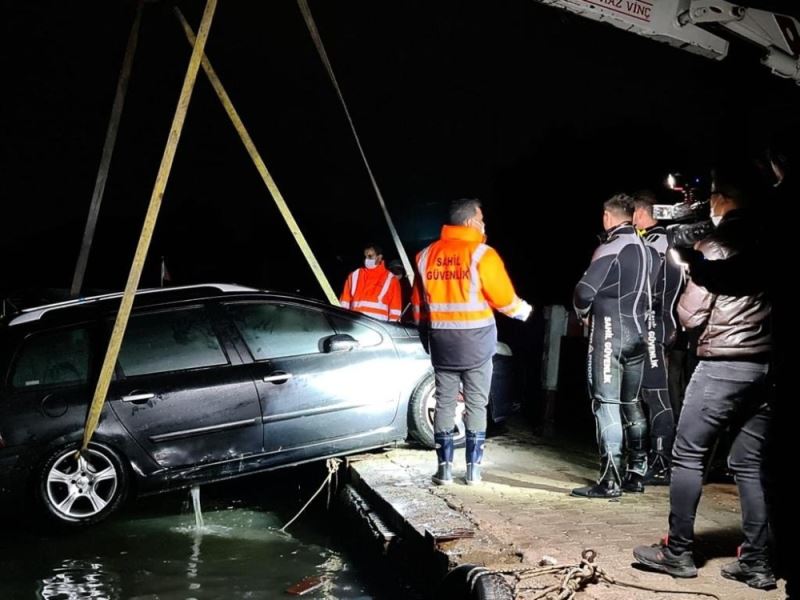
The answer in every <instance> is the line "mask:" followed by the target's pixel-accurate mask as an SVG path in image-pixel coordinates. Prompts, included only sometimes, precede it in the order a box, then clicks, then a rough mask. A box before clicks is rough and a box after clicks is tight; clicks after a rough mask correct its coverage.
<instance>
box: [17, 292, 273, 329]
mask: <svg viewBox="0 0 800 600" xmlns="http://www.w3.org/2000/svg"><path fill="white" fill-rule="evenodd" d="M204 288H212V289H216V290H218V291H220V292H223V293H230V292H257V291H258V290H257V289H255V288H251V287H246V286H242V285H236V284H230V283H202V284H196V285H181V286H176V287H166V288H146V289H143V290H137V291H136V295H137V296H141V295H145V294H158V293H164V292H175V291H178V290H199V289H204ZM122 295H123V294H122V292H114V293H113V294H101V295H99V296H88V297H86V298H75V299H73V300H65V301H64V302H55V303H53V304H45V305H43V306H34V307H31V308H26V309H24V310H22V311H20V312H19V313H17V316H16V317H13V318H12V319H11V320H10V321H9V323H8V324H9V326H11V325H19V324H21V323H28V322H30V321H38V320H39V319H41V318H42V317H43V316H44V315H45V314H47V313H48V312H51V311H53V310H58V309H62V308H70V307H73V306H83V305H86V304H94V303H97V302H100V301H102V300H112V299H114V298H122Z"/></svg>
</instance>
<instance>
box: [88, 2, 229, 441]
mask: <svg viewBox="0 0 800 600" xmlns="http://www.w3.org/2000/svg"><path fill="white" fill-rule="evenodd" d="M216 8H217V0H207V2H206V7H205V10H204V11H203V19H202V21H201V22H200V29H199V32H198V36H197V43H196V44H195V45H194V50H192V57H191V59H190V60H189V68H188V69H187V70H186V77H185V78H184V80H183V87H182V88H181V95H180V98H179V99H178V107H177V108H176V109H175V116H174V117H173V119H172V127H171V128H170V131H169V137H168V138H167V146H166V148H164V155H163V156H162V157H161V165H160V166H159V168H158V175H157V176H156V183H155V186H154V188H153V194H152V196H151V197H150V205H149V206H148V208H147V214H146V215H145V218H144V226H143V227H142V233H141V235H140V236H139V243H138V245H137V246H136V254H135V255H134V257H133V264H132V265H131V270H130V273H129V274H128V282H127V283H126V284H125V292H124V293H123V295H122V302H121V304H120V307H119V312H118V313H117V319H116V321H114V329H113V330H112V332H111V339H110V340H109V342H108V349H107V350H106V356H105V358H104V359H103V366H102V368H101V369H100V377H99V378H98V380H97V387H96V388H95V391H94V397H93V398H92V405H91V406H90V407H89V414H88V416H87V417H86V426H85V427H84V430H83V444H82V445H81V451H83V450H85V449H86V448H87V446H88V445H89V440H91V439H92V435H93V434H94V431H95V429H97V423H98V422H99V420H100V413H101V411H102V410H103V404H104V403H105V400H106V394H107V393H108V386H109V384H110V383H111V376H112V375H113V373H114V366H115V365H116V364H117V357H118V356H119V349H120V346H121V345H122V338H123V336H124V335H125V328H126V327H127V325H128V318H129V317H130V314H131V308H132V307H133V299H134V296H135V295H136V289H137V287H138V286H139V279H140V278H141V276H142V269H143V268H144V261H145V258H147V249H148V248H149V247H150V240H151V239H152V238H153V231H154V230H155V227H156V220H157V219H158V211H159V209H160V208H161V200H162V199H163V198H164V190H165V189H166V187H167V180H168V179H169V174H170V171H171V170H172V161H173V159H174V158H175V151H176V150H177V148H178V141H179V140H180V138H181V131H182V130H183V123H184V121H185V120H186V111H187V110H188V109H189V101H190V100H191V99H192V90H193V89H194V84H195V81H197V72H198V70H199V69H200V59H201V57H202V56H203V50H204V48H205V45H206V40H207V39H208V32H209V29H210V28H211V20H212V18H213V17H214V11H215V10H216Z"/></svg>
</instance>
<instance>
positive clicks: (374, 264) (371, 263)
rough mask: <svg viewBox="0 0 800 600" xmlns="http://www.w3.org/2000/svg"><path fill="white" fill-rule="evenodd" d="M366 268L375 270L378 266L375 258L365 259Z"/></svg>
mask: <svg viewBox="0 0 800 600" xmlns="http://www.w3.org/2000/svg"><path fill="white" fill-rule="evenodd" d="M364 266H365V267H367V268H368V269H374V268H375V267H377V266H378V261H377V259H375V258H365V259H364Z"/></svg>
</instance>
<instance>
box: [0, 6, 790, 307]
mask: <svg viewBox="0 0 800 600" xmlns="http://www.w3.org/2000/svg"><path fill="white" fill-rule="evenodd" d="M177 4H178V5H179V6H180V7H181V8H182V9H183V10H184V12H185V14H186V15H187V17H188V18H189V20H190V22H192V23H193V25H194V26H195V27H196V25H197V24H198V23H199V17H200V14H201V11H202V7H203V4H204V3H203V2H199V1H194V0H192V1H188V0H186V1H181V2H178V3H177ZM769 4H770V3H767V2H762V3H756V2H750V3H749V5H751V6H756V5H758V6H762V7H765V8H769V7H770V6H768V5H769ZM133 7H134V4H133V2H130V1H125V2H122V1H119V2H117V1H111V0H95V1H88V0H87V1H83V2H69V3H67V2H32V1H29V0H24V1H22V0H20V1H17V2H3V3H2V13H1V14H2V15H3V17H2V22H1V23H0V27H2V30H0V37H2V41H0V44H1V46H0V61H2V63H0V67H2V73H3V74H4V84H3V88H4V89H3V93H2V100H1V102H2V105H0V107H1V108H2V110H1V111H0V127H2V130H0V138H1V139H2V154H1V156H2V159H1V160H2V163H0V164H2V168H1V170H0V173H2V177H0V198H2V203H3V213H2V214H3V217H2V220H1V221H0V223H2V229H0V235H1V236H2V237H1V238H0V251H2V271H0V291H3V292H8V291H9V290H12V289H18V288H59V287H61V288H64V287H68V286H69V283H70V280H71V276H72V270H73V268H74V263H75V260H76V257H77V253H78V249H79V245H80V240H81V235H82V231H83V226H84V222H85V218H86V213H87V211H88V206H89V201H90V199H91V193H92V188H93V186H94V180H95V176H96V169H97V165H98V162H99V158H100V153H101V149H102V144H103V139H104V135H105V129H106V126H107V120H108V116H109V111H110V109H111V103H112V100H113V95H114V88H115V85H116V78H117V75H118V71H119V67H120V63H121V60H122V55H123V52H124V47H125V43H126V39H127V34H128V29H129V27H130V23H131V20H132V17H133V12H134V11H133ZM311 8H312V10H313V11H314V15H315V17H316V19H317V23H318V25H319V27H320V30H321V33H322V36H323V39H324V41H325V43H326V46H327V49H328V53H329V55H330V57H331V60H332V62H333V64H334V68H335V69H336V73H337V76H338V78H339V82H340V85H341V86H342V88H343V91H344V93H345V96H346V98H347V100H348V102H349V106H350V110H351V113H352V115H353V117H354V118H355V120H356V125H357V127H358V129H359V132H360V134H361V137H362V142H363V143H364V145H365V148H366V151H367V155H368V157H369V159H370V161H371V164H372V167H373V169H374V172H375V175H376V177H377V179H378V182H379V184H380V186H381V189H382V191H383V194H384V197H385V199H386V201H387V204H388V205H389V207H390V210H391V211H392V213H393V215H394V216H395V218H396V223H397V226H398V228H399V230H400V233H401V236H402V237H403V239H404V242H405V243H406V246H407V249H408V250H409V251H411V252H416V251H417V250H419V249H420V247H421V246H422V245H424V244H425V243H427V242H428V241H429V240H430V239H431V238H432V237H433V236H435V235H436V234H437V232H438V229H439V224H440V223H441V220H442V218H443V216H444V214H445V210H446V206H447V203H448V202H449V201H450V200H452V199H454V198H457V197H462V196H473V197H479V198H481V199H482V200H484V202H485V203H486V205H487V223H488V234H489V243H491V244H492V245H494V246H496V247H497V248H498V249H499V251H500V252H501V255H503V256H504V258H505V259H506V262H507V264H508V266H509V270H510V271H511V273H512V277H513V278H514V279H515V281H516V282H517V286H518V288H519V291H520V294H521V295H523V296H525V297H527V298H528V299H530V300H532V301H534V302H537V303H551V302H564V301H566V300H567V299H568V298H569V294H570V292H571V287H572V285H573V284H574V282H575V281H576V280H577V278H578V277H579V276H580V273H581V272H582V271H583V269H584V267H585V266H586V264H587V262H588V259H589V256H590V253H591V250H592V247H593V246H594V244H595V237H594V234H595V233H596V232H597V231H598V230H599V229H600V222H599V221H600V218H599V217H600V214H599V213H600V210H599V206H600V204H601V203H602V201H603V200H604V199H605V198H606V197H607V196H609V195H610V194H612V193H614V192H616V191H622V190H627V191H632V190H634V189H637V188H640V187H657V186H658V185H660V182H661V181H662V180H663V178H664V176H665V175H666V174H667V173H668V172H669V171H674V170H679V171H684V172H687V173H697V174H704V173H706V172H707V171H708V169H709V168H710V167H711V166H712V165H713V164H714V163H715V162H717V161H719V160H722V159H723V158H725V157H726V156H727V155H729V154H738V155H741V156H754V155H755V154H757V153H758V152H759V151H760V150H761V149H762V148H763V146H764V144H765V142H766V140H767V139H768V138H769V136H770V135H771V134H772V133H774V132H777V131H782V130H787V129H797V128H798V126H800V111H798V110H797V107H798V101H799V100H800V89H798V87H797V86H795V85H794V84H792V83H791V82H788V81H785V80H781V79H778V78H776V77H774V76H772V75H770V74H769V72H768V71H767V70H766V69H765V68H764V67H762V66H761V65H759V63H758V57H759V55H758V53H757V52H755V51H754V50H751V49H750V48H747V47H744V46H743V45H734V47H733V48H732V52H731V56H730V57H729V58H728V59H727V60H725V61H722V62H716V61H711V60H708V59H704V58H700V57H696V56H693V55H691V54H688V53H685V52H681V51H679V50H677V49H674V48H671V47H669V46H666V45H663V44H659V43H657V42H654V41H651V40H647V39H644V38H640V37H638V36H635V35H632V34H628V33H625V32H622V31H619V30H617V29H614V28H612V27H610V26H606V25H601V24H598V23H594V22H592V21H588V20H584V19H582V18H580V17H577V16H573V15H569V14H567V13H563V12H561V11H558V10H555V9H552V8H548V7H545V6H542V5H539V4H537V3H535V2H533V1H532V0H504V1H502V2H497V1H490V0H482V1H477V0H468V1H447V2H444V1H443V2H432V1H431V0H425V1H423V0H409V1H407V2H403V3H386V2H367V1H364V0H351V1H349V2H344V1H338V2H331V1H328V2H322V1H320V0H312V2H311ZM772 8H780V6H778V5H777V3H772ZM207 53H208V56H209V58H210V59H211V61H212V63H213V64H214V66H215V68H216V69H217V71H218V73H219V75H220V77H221V78H222V81H223V83H224V84H225V85H226V87H227V88H228V92H229V93H230V95H231V97H232V99H233V101H234V103H235V105H236V107H237V109H238V110H239V113H240V115H241V116H242V118H243V120H244V122H245V124H246V125H247V126H248V128H249V129H250V132H251V134H252V135H253V138H254V139H255V142H256V144H257V145H258V147H259V149H260V151H261V153H262V155H263V157H264V159H265V161H266V163H267V166H268V168H269V169H270V171H271V172H272V174H273V176H274V177H275V179H276V181H277V183H278V185H279V187H280V188H281V190H282V192H283V194H284V196H285V198H286V200H287V202H288V203H289V205H290V207H291V208H292V210H293V211H294V213H295V216H296V217H297V219H298V221H299V223H300V225H301V227H302V229H303V230H304V232H305V233H306V235H307V237H308V239H309V242H310V243H311V246H312V249H313V250H314V251H315V252H316V253H317V256H318V259H319V260H320V262H321V264H322V266H323V268H324V269H325V271H326V272H327V274H328V276H329V278H330V280H331V283H332V285H333V286H334V288H335V289H336V290H337V292H338V290H339V287H340V285H341V282H342V281H343V279H344V276H345V275H346V273H347V272H348V271H349V270H351V269H352V268H354V267H355V266H357V264H358V261H359V254H360V248H361V246H362V244H363V243H364V242H365V241H368V240H373V239H374V240H377V241H379V242H382V243H384V245H385V247H387V248H388V247H389V246H390V245H391V240H390V239H389V234H388V230H387V227H386V225H385V223H384V222H383V220H382V216H381V213H380V210H379V207H378V203H377V200H376V199H375V196H374V193H373V192H372V189H371V186H370V185H369V181H368V178H367V175H366V172H365V170H364V167H363V164H362V163H361V161H360V158H359V156H358V153H357V150H356V147H355V144H354V142H353V140H352V137H351V135H350V133H349V130H348V128H347V123H346V120H345V117H344V114H343V112H342V110H341V108H340V106H339V104H338V100H337V98H336V96H335V94H334V92H333V89H332V87H331V85H330V84H329V82H328V80H327V76H326V74H325V72H324V70H323V68H322V65H321V63H320V61H319V59H318V57H317V55H316V51H315V49H314V47H313V44H312V43H311V40H310V37H309V35H308V32H307V31H306V29H305V25H304V23H303V21H302V18H301V16H300V13H299V10H298V8H297V5H296V2H294V0H273V1H270V2H258V3H256V2H244V1H243V0H240V1H234V0H221V1H220V4H219V7H218V10H217V13H216V16H215V19H214V23H213V25H212V29H211V36H210V38H209V44H208V46H207ZM189 54H190V50H189V48H188V46H187V44H186V42H185V40H184V39H183V34H182V32H181V30H180V28H179V26H178V25H177V22H176V21H175V19H174V18H173V16H172V14H171V5H170V4H168V3H166V2H160V3H150V4H148V5H147V6H146V7H145V13H144V19H143V24H142V30H141V35H140V40H139V51H138V53H137V56H136V59H135V63H134V70H133V74H132V78H131V84H130V89H129V94H128V98H127V102H126V106H125V110H124V113H123V117H122V124H121V128H120V133H119V138H118V141H117V147H116V150H115V154H114V159H113V162H112V166H111V171H110V176H109V182H108V186H107V189H106V196H105V199H104V204H103V209H102V212H101V217H100V221H99V224H98V232H97V237H96V242H95V247H94V250H93V254H92V258H91V261H90V266H89V271H88V274H87V286H88V287H89V288H93V289H104V288H121V287H122V286H123V285H124V281H125V278H126V277H127V271H128V265H129V262H130V259H131V257H132V254H133V250H134V248H135V242H136V239H137V236H138V232H139V229H140V227H141V223H142V219H143V216H144V211H145V208H146V205H147V202H148V201H149V198H150V194H151V191H152V187H153V183H154V180H155V175H156V172H157V169H158V165H159V162H160V159H161V155H162V152H163V148H164V144H165V142H166V136H167V132H168V129H169V125H170V122H171V119H172V115H173V112H174V109H175V105H176V102H177V98H178V93H179V90H180V85H181V82H182V78H183V76H184V72H185V68H186V65H187V62H188V58H189ZM666 199H668V198H666V197H665V200H666ZM671 200H672V201H674V200H676V198H672V199H671ZM523 213H525V214H528V213H531V214H532V215H533V216H532V217H531V216H525V217H524V218H523ZM161 254H165V255H166V256H167V257H168V259H169V262H170V266H171V270H172V271H173V275H174V276H175V279H176V280H177V281H178V282H180V283H191V282H200V281H235V282H239V283H243V284H250V285H254V286H258V287H266V288H272V289H283V290H295V289H299V290H302V291H303V292H305V293H308V294H311V295H316V296H319V295H320V292H319V291H318V288H317V286H316V284H315V283H314V281H313V278H311V275H310V270H309V269H308V267H307V266H306V265H305V263H304V261H303V259H302V257H301V255H300V252H299V250H298V249H297V248H296V246H295V244H294V242H293V240H292V238H291V237H290V235H289V234H288V231H287V228H286V226H285V225H284V223H283V221H282V219H281V217H280V215H279V213H278V211H277V210H276V209H275V207H274V204H273V201H272V199H271V198H270V197H269V195H268V193H267V191H266V189H265V188H264V186H263V184H262V183H261V180H260V178H259V176H258V175H257V173H256V171H255V168H254V167H253V165H252V163H251V162H250V159H249V158H248V156H247V155H246V153H245V151H244V149H243V148H242V146H241V144H240V142H239V140H238V137H237V136H236V134H235V132H234V130H233V128H232V126H231V125H230V123H229V121H228V120H227V117H226V115H225V114H224V112H223V110H222V108H221V106H220V105H219V103H218V101H217V99H216V96H215V95H214V94H213V91H212V90H211V87H210V85H209V84H208V83H207V81H206V80H205V78H204V75H202V73H201V74H200V76H199V78H198V84H197V87H196V88H195V93H194V96H193V99H192V104H191V107H190V110H189V114H188V118H187V121H186V127H185V129H184V133H183V137H182V139H181V143H180V146H179V148H178V152H177V157H176V160H175V164H174V168H173V172H172V175H171V178H170V181H169V185H168V187H167V191H166V195H165V199H164V204H163V207H162V212H161V216H160V221H159V226H158V229H157V232H156V238H155V239H154V242H153V245H152V247H151V256H154V257H157V256H159V255H161ZM387 254H390V255H391V254H393V252H392V251H391V250H388V251H387ZM153 267H154V265H150V268H149V269H148V272H147V273H146V275H145V277H144V280H143V282H142V285H143V286H150V285H154V284H155V283H156V281H157V280H156V279H155V275H156V269H155V268H153Z"/></svg>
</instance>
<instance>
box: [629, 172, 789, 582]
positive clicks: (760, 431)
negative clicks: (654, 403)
mask: <svg viewBox="0 0 800 600" xmlns="http://www.w3.org/2000/svg"><path fill="white" fill-rule="evenodd" d="M749 195H750V190H749V188H748V183H747V182H746V181H744V180H742V179H741V177H740V176H739V175H737V174H736V173H733V172H732V173H722V174H720V173H719V172H717V173H715V179H714V190H713V192H712V194H711V219H712V221H713V222H714V224H715V225H716V226H717V228H716V231H715V232H714V233H713V234H711V235H710V236H709V237H707V238H706V239H704V240H702V241H700V242H698V243H697V245H696V248H697V250H699V251H701V252H702V253H703V255H704V257H705V259H706V260H726V259H728V258H729V257H732V256H735V255H737V254H740V253H748V252H753V250H752V248H751V247H752V246H753V245H754V244H756V243H757V237H758V236H757V235H756V232H755V231H754V229H753V224H752V221H751V219H749V218H748V215H747V213H746V211H744V210H743V209H744V208H745V205H746V203H747V201H748V199H749ZM751 276H752V275H751ZM771 310H772V307H771V304H770V301H769V300H768V299H767V297H766V294H765V293H763V291H759V290H758V289H752V290H750V291H748V292H747V293H742V294H737V295H725V294H722V293H714V292H711V291H709V290H708V289H707V288H705V287H702V286H700V285H698V284H697V283H694V282H692V281H690V282H689V284H688V285H687V288H686V291H685V292H684V293H683V295H682V296H681V299H680V302H679V304H678V315H679V318H680V320H681V323H682V324H683V325H684V326H685V327H686V328H687V329H695V330H698V331H700V335H699V338H698V346H697V356H698V358H699V363H698V366H697V368H696V369H695V371H694V373H693V374H692V378H691V380H690V381H689V385H688V387H687V389H686V397H685V400H684V405H683V410H682V412H681V416H680V420H679V422H678V429H677V435H676V440H675V447H674V450H673V468H672V481H671V484H670V515H669V536H668V537H667V539H666V540H665V541H664V542H662V543H661V544H657V545H654V546H639V547H637V548H636V549H634V551H633V555H634V557H635V558H636V560H637V561H638V562H639V563H641V564H643V565H645V566H648V567H650V568H652V569H654V570H657V571H661V572H664V573H667V574H669V575H672V576H673V577H696V576H697V567H696V566H695V563H694V558H693V555H692V548H693V542H694V520H695V514H696V512H697V505H698V503H699V501H700V495H701V493H702V484H703V481H702V479H703V463H704V459H705V458H706V457H707V455H708V454H709V452H710V451H711V448H712V446H713V443H714V441H715V439H716V437H717V436H718V435H719V434H720V433H721V432H722V431H723V430H725V429H726V428H728V427H730V428H731V429H732V431H733V444H732V447H731V451H730V455H729V465H730V467H731V469H732V470H733V472H734V473H735V477H736V484H737V486H738V488H739V496H740V502H741V506H742V529H743V532H744V538H745V541H744V543H743V544H742V546H741V547H740V553H739V559H738V560H736V561H735V562H733V563H731V564H729V565H727V566H725V567H723V568H722V575H723V577H726V578H728V579H736V580H739V581H742V582H744V583H746V584H747V585H749V586H750V587H753V588H757V589H770V588H772V587H775V577H774V575H773V573H772V570H771V567H770V565H769V563H768V556H767V536H768V526H767V506H766V502H765V498H764V489H763V485H762V480H761V467H762V459H763V453H764V448H765V443H766V438H767V435H768V430H769V425H770V420H771V410H770V406H769V404H768V402H767V400H768V385H767V374H768V371H769V362H770V358H771V356H770V355H771V351H772V336H771V328H770V320H771Z"/></svg>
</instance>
